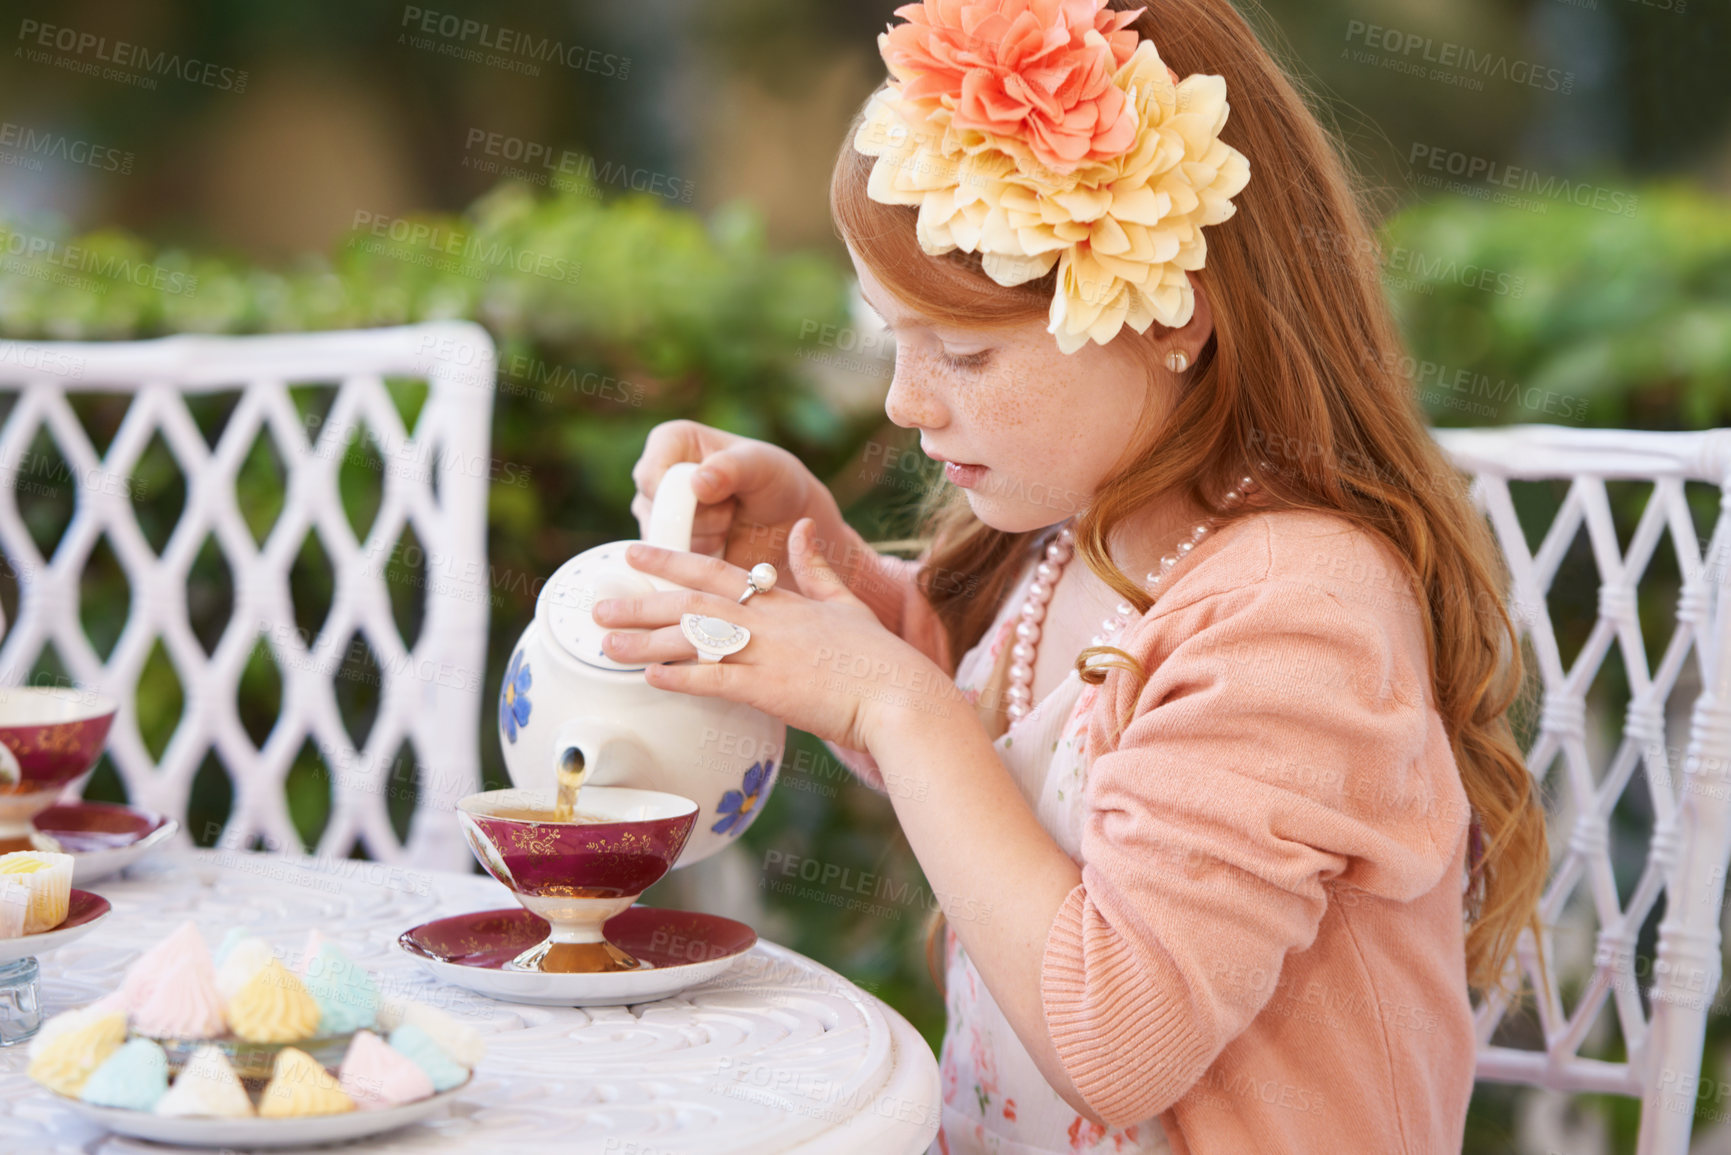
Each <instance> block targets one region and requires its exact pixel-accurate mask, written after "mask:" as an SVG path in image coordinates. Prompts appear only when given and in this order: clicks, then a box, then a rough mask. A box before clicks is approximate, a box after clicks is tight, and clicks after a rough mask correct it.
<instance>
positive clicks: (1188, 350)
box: [1161, 273, 1214, 365]
mask: <svg viewBox="0 0 1731 1155" xmlns="http://www.w3.org/2000/svg"><path fill="white" fill-rule="evenodd" d="M1185 276H1186V277H1188V278H1189V279H1190V292H1191V295H1192V296H1193V297H1194V298H1195V302H1196V304H1195V307H1194V308H1193V309H1192V310H1191V312H1190V320H1189V321H1188V322H1186V323H1185V324H1184V325H1183V326H1182V327H1181V328H1177V329H1169V330H1167V333H1166V340H1165V341H1164V342H1163V343H1162V347H1161V351H1162V355H1170V354H1172V353H1183V354H1184V359H1185V361H1186V362H1188V363H1189V364H1191V365H1194V364H1196V358H1197V357H1199V356H1201V354H1202V347H1203V346H1204V345H1206V344H1208V338H1210V337H1212V336H1214V311H1213V309H1212V308H1210V307H1209V303H1208V291H1207V290H1206V289H1204V288H1203V287H1202V282H1201V281H1199V280H1197V279H1196V274H1195V273H1186V274H1185Z"/></svg>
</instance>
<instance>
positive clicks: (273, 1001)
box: [228, 958, 321, 1043]
mask: <svg viewBox="0 0 1731 1155" xmlns="http://www.w3.org/2000/svg"><path fill="white" fill-rule="evenodd" d="M320 1014H321V1012H320V1010H319V1004H318V1002H317V1000H315V999H314V998H313V997H312V995H310V994H308V993H307V989H306V986H305V985H304V984H302V982H301V980H300V979H298V978H296V977H295V976H294V975H293V974H292V973H290V972H289V970H288V968H287V967H285V966H283V965H282V963H280V962H278V961H277V960H276V959H274V958H273V959H271V960H270V962H268V963H266V964H265V966H264V968H263V969H262V970H260V971H259V972H258V973H257V974H255V975H253V976H252V978H250V979H248V980H247V981H246V984H245V985H244V986H242V987H241V988H240V990H238V991H236V992H235V995H234V998H233V999H231V1000H230V1001H229V1004H228V1025H229V1027H230V1028H231V1029H232V1030H233V1031H234V1033H235V1034H236V1035H237V1036H239V1037H240V1038H242V1039H245V1040H246V1041H247V1042H249V1043H297V1042H300V1041H301V1040H303V1039H310V1038H312V1037H313V1034H314V1032H315V1031H316V1030H317V1029H318V1025H319V1017H320Z"/></svg>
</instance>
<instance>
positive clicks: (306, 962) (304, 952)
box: [295, 926, 330, 975]
mask: <svg viewBox="0 0 1731 1155" xmlns="http://www.w3.org/2000/svg"><path fill="white" fill-rule="evenodd" d="M329 941H330V940H329V939H327V938H325V936H324V935H323V934H321V933H319V928H318V927H316V926H315V927H313V928H312V929H311V930H309V931H307V941H306V945H305V946H303V947H301V957H300V961H299V962H297V963H296V964H295V974H297V975H304V974H306V973H307V968H308V967H310V966H311V965H312V961H313V960H314V959H316V958H318V957H319V951H320V949H322V948H323V947H324V945H325V943H327V942H329Z"/></svg>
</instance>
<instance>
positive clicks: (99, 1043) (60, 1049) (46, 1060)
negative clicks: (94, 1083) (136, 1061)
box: [28, 1014, 126, 1096]
mask: <svg viewBox="0 0 1731 1155" xmlns="http://www.w3.org/2000/svg"><path fill="white" fill-rule="evenodd" d="M125 1038H126V1016H125V1015H118V1014H111V1015H96V1016H91V1017H90V1018H89V1019H87V1020H86V1021H84V1022H81V1023H77V1024H75V1025H73V1026H70V1027H68V1028H66V1029H63V1030H61V1031H59V1032H57V1033H56V1034H55V1035H54V1036H53V1037H52V1038H50V1039H49V1040H48V1042H46V1043H44V1044H43V1046H42V1049H41V1050H40V1051H39V1052H37V1054H36V1056H35V1058H33V1059H31V1060H30V1067H29V1070H28V1074H29V1075H30V1077H31V1078H32V1079H35V1080H36V1081H37V1082H38V1083H41V1084H42V1085H43V1086H44V1087H47V1088H48V1089H49V1090H52V1091H59V1092H60V1093H61V1094H62V1095H71V1096H76V1095H77V1094H78V1092H80V1091H82V1090H83V1089H84V1082H85V1080H86V1079H89V1078H90V1075H91V1072H93V1071H95V1070H96V1068H98V1067H100V1066H101V1065H102V1064H103V1063H104V1062H105V1061H106V1060H107V1058H108V1056H110V1055H112V1054H113V1053H114V1052H115V1051H118V1050H119V1049H120V1044H121V1042H122V1041H123V1040H124V1039H125Z"/></svg>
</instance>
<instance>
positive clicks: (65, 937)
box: [0, 888, 112, 963]
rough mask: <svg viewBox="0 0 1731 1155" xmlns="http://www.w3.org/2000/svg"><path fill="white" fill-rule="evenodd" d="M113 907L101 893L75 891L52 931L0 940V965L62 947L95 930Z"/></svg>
mask: <svg viewBox="0 0 1731 1155" xmlns="http://www.w3.org/2000/svg"><path fill="white" fill-rule="evenodd" d="M111 909H112V908H111V907H110V906H109V905H108V900H107V899H106V898H103V897H102V896H101V895H100V894H91V893H90V892H89V891H88V890H78V889H76V888H75V889H74V890H73V891H72V896H71V899H70V900H69V901H68V902H67V904H66V917H65V918H64V919H63V920H61V923H60V925H59V926H57V927H55V928H54V929H53V930H45V931H43V932H42V933H41V934H27V935H23V936H21V937H19V938H0V963H9V962H14V961H16V960H18V959H21V958H29V957H30V956H32V955H39V954H42V953H44V952H46V951H51V950H53V949H54V948H55V947H58V946H65V945H66V944H67V943H69V942H72V941H73V940H74V939H80V938H83V937H84V936H85V935H87V934H89V933H90V932H91V931H93V930H95V929H96V924H97V923H99V922H101V921H102V920H103V919H105V918H107V917H108V912H109V910H111Z"/></svg>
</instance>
